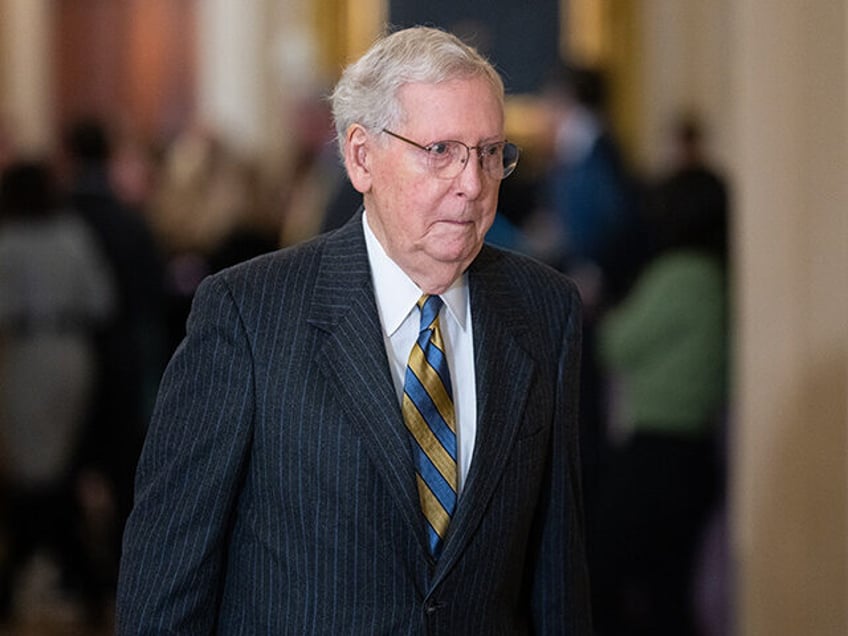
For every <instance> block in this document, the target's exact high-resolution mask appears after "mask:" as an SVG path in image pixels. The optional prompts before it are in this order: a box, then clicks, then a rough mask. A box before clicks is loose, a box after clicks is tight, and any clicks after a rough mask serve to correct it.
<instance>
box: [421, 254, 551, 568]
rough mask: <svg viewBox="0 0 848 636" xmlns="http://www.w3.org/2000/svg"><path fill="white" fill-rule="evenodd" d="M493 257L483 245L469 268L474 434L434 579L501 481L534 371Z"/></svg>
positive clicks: (521, 323) (458, 550)
mask: <svg viewBox="0 0 848 636" xmlns="http://www.w3.org/2000/svg"><path fill="white" fill-rule="evenodd" d="M497 258H498V255H497V253H496V252H493V251H491V250H489V249H488V248H486V247H484V248H483V251H482V252H481V254H480V256H478V258H477V259H476V260H475V262H474V264H473V265H472V266H471V268H470V270H469V285H470V292H471V308H472V321H473V327H474V367H475V374H476V381H477V382H476V383H477V437H476V443H475V448H474V457H473V459H472V462H471V468H470V471H469V474H468V479H467V482H466V485H465V488H464V490H463V493H462V496H461V498H460V502H459V506H458V508H457V512H456V515H455V517H454V519H453V520H452V521H451V526H450V529H449V532H448V539H447V542H446V544H445V550H444V552H443V554H442V557H441V559H440V560H439V564H438V567H437V571H436V579H437V580H438V578H440V576H441V575H442V574H444V573H445V572H446V571H447V569H448V568H449V567H450V566H451V564H452V563H453V562H454V561H455V560H456V559H457V558H458V557H459V555H460V554H461V553H462V551H463V549H464V548H465V546H466V545H467V542H468V541H469V540H470V538H471V536H472V534H473V533H474V531H475V529H476V528H477V526H478V525H479V523H480V521H481V519H482V518H483V515H484V513H485V511H486V509H487V508H488V506H489V502H490V500H491V498H492V497H493V495H494V493H495V490H496V489H497V488H498V486H499V484H500V480H501V476H502V474H503V471H504V468H505V467H506V465H507V463H508V460H509V457H510V454H511V453H512V449H513V446H514V444H515V439H516V435H517V432H518V429H519V427H520V425H521V414H522V413H523V411H524V405H525V402H526V400H527V394H528V390H529V386H530V382H531V380H532V376H533V371H534V364H533V360H532V358H531V356H530V355H529V354H528V352H527V351H526V349H525V348H524V347H523V346H522V344H521V343H520V338H521V335H522V333H523V332H524V331H525V322H524V320H523V319H522V315H521V313H520V312H519V311H517V310H516V308H515V305H514V298H513V297H512V295H511V292H510V291H509V290H508V289H507V287H506V286H505V285H504V279H503V278H502V276H503V273H500V274H498V273H497V268H494V267H492V265H494V262H495V261H496V259H497ZM434 582H437V581H434Z"/></svg>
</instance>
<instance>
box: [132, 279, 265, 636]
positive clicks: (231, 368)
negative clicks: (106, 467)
mask: <svg viewBox="0 0 848 636" xmlns="http://www.w3.org/2000/svg"><path fill="white" fill-rule="evenodd" d="M253 393H254V378H253V369H252V355H251V350H250V346H249V342H248V339H247V337H246V332H245V329H244V325H243V323H242V320H241V318H240V316H239V313H238V310H237V307H236V304H235V303H234V301H233V298H232V296H231V294H230V292H229V290H228V289H227V288H226V285H225V283H224V282H223V279H222V278H220V277H213V278H211V279H207V280H206V281H204V283H203V284H202V285H201V287H200V288H199V289H198V291H197V293H196V295H195V300H194V303H193V306H192V311H191V315H190V316H189V320H188V326H187V335H186V338H185V340H184V341H183V343H182V344H181V345H180V347H179V348H178V350H177V352H176V353H175V354H174V357H173V359H172V360H171V362H170V363H169V365H168V368H167V369H166V372H165V375H164V377H163V380H162V384H161V387H160V391H159V395H158V398H157V403H156V407H155V409H154V413H153V417H152V420H151V424H150V429H149V431H148V435H147V439H146V440H145V445H144V449H143V451H142V455H141V458H140V460H139V465H138V470H137V474H136V493H135V507H134V509H133V511H132V513H131V514H130V517H129V519H128V522H127V526H126V529H125V533H124V545H123V553H122V557H121V566H120V575H119V583H118V595H117V633H118V634H120V635H125V634H176V633H179V634H189V633H190V634H204V633H211V632H212V631H213V630H214V625H215V619H216V611H215V609H216V607H217V604H218V601H219V596H220V591H221V581H222V578H223V568H224V567H225V545H226V540H227V532H228V528H229V527H230V520H231V517H232V511H233V507H234V506H235V502H236V497H237V492H238V487H239V483H240V479H241V475H242V474H243V471H244V465H245V461H246V459H245V458H246V456H247V454H248V450H249V444H250V439H251V427H252V420H253V408H254V407H253Z"/></svg>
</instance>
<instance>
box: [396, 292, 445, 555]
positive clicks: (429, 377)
mask: <svg viewBox="0 0 848 636" xmlns="http://www.w3.org/2000/svg"><path fill="white" fill-rule="evenodd" d="M441 307H442V299H441V298H439V297H438V296H429V295H427V294H424V295H423V296H421V298H420V299H419V301H418V309H419V310H420V311H421V327H420V331H419V333H418V340H417V341H416V343H415V346H413V347H412V352H411V353H410V354H409V364H408V365H407V367H406V379H405V381H404V386H403V406H402V409H403V419H404V421H405V422H406V427H407V428H408V429H409V432H410V433H411V434H412V441H413V444H412V445H413V454H414V456H415V470H416V477H417V481H418V495H419V498H420V500H421V509H422V511H423V512H424V517H425V519H426V520H427V534H428V541H429V546H430V553H431V554H432V555H433V556H435V557H438V555H439V552H440V551H441V542H442V539H443V538H444V536H445V532H446V531H447V528H448V524H449V523H450V519H451V515H453V511H454V508H456V488H457V475H456V419H455V416H454V408H453V393H452V391H451V380H450V373H449V372H448V362H447V358H446V357H445V345H444V341H443V340H442V334H441V331H440V330H439V309H441Z"/></svg>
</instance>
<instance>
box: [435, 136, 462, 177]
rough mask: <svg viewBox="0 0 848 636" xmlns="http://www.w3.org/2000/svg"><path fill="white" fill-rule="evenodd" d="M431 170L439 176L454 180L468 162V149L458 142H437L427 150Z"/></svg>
mask: <svg viewBox="0 0 848 636" xmlns="http://www.w3.org/2000/svg"><path fill="white" fill-rule="evenodd" d="M427 160H428V162H429V166H430V170H432V171H433V172H435V173H436V174H437V175H438V176H440V177H443V178H448V179H452V178H453V177H455V176H456V175H458V174H459V173H460V171H461V170H462V166H463V165H465V162H466V161H467V160H468V148H466V147H465V146H463V145H462V144H461V143H459V142H456V141H437V142H436V143H434V144H433V145H431V146H429V147H428V148H427Z"/></svg>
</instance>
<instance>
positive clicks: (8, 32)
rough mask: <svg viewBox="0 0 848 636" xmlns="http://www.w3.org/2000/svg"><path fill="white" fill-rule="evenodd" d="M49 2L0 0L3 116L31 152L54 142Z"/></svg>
mask: <svg viewBox="0 0 848 636" xmlns="http://www.w3.org/2000/svg"><path fill="white" fill-rule="evenodd" d="M49 5H50V2H49V0H0V47H2V48H0V80H2V82H3V84H2V85H0V116H2V117H3V119H4V120H5V122H4V123H5V125H7V126H9V128H10V129H11V131H12V135H13V138H14V143H15V144H16V146H17V147H19V148H20V149H21V150H22V151H24V152H26V153H28V154H37V153H40V152H43V151H45V150H46V149H48V148H50V146H51V144H52V143H53V135H54V130H53V110H52V104H53V99H52V97H53V94H52V80H53V78H52V77H51V76H50V73H49V69H50V64H49V55H50V49H51V47H50V12H49V11H50V6H49ZM24 35H25V37H24Z"/></svg>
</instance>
